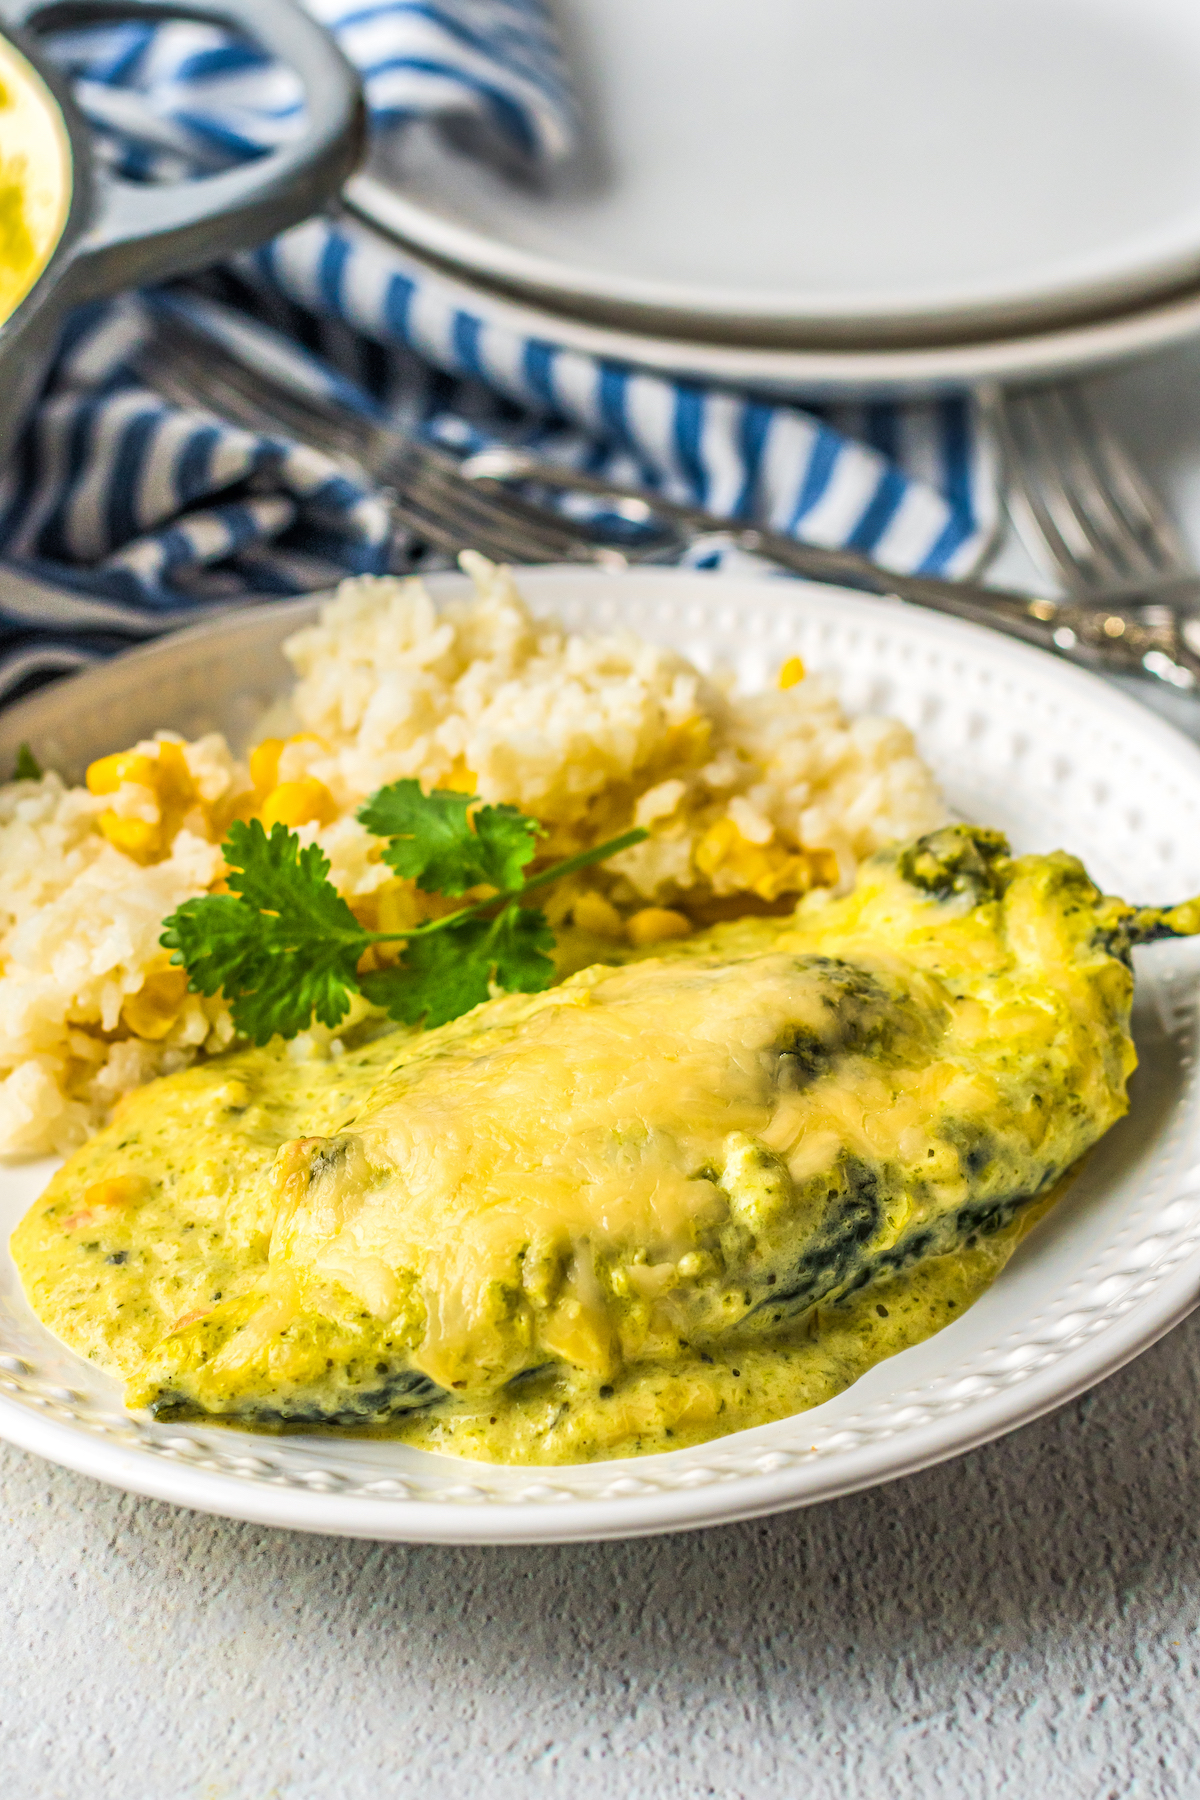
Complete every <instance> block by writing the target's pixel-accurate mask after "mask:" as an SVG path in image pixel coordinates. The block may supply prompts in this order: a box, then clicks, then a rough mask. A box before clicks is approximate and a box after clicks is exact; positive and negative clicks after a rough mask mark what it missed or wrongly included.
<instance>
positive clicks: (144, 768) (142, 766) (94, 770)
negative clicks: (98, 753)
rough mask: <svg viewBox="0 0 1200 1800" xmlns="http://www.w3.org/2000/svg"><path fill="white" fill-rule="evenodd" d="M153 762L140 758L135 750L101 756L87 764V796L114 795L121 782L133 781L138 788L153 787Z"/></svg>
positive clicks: (147, 758) (144, 757)
mask: <svg viewBox="0 0 1200 1800" xmlns="http://www.w3.org/2000/svg"><path fill="white" fill-rule="evenodd" d="M154 774H155V769H154V760H153V758H152V757H149V756H140V755H139V754H138V753H137V752H136V751H135V750H118V751H117V752H116V754H115V755H113V756H102V757H100V758H99V760H98V761H96V762H94V763H89V764H88V772H87V786H88V793H89V794H115V793H116V791H117V789H118V788H119V787H120V786H121V784H122V783H123V782H126V781H134V782H136V783H137V785H138V786H139V787H148V788H152V787H153V786H154Z"/></svg>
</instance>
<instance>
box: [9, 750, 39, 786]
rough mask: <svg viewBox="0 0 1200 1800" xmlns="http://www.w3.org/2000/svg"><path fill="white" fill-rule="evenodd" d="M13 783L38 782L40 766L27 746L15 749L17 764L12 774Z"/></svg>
mask: <svg viewBox="0 0 1200 1800" xmlns="http://www.w3.org/2000/svg"><path fill="white" fill-rule="evenodd" d="M12 778H13V780H14V781H40V780H41V779H42V765H41V763H40V762H39V761H38V759H37V757H36V756H35V755H34V754H33V751H32V750H31V749H30V748H29V745H28V744H21V745H19V746H18V749H17V763H16V767H15V768H14V770H13V772H12Z"/></svg>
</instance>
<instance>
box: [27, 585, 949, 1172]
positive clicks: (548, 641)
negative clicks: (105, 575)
mask: <svg viewBox="0 0 1200 1800" xmlns="http://www.w3.org/2000/svg"><path fill="white" fill-rule="evenodd" d="M467 560H468V562H469V566H470V569H471V573H472V574H473V575H474V577H475V581H476V587H477V593H476V596H475V598H474V599H472V600H469V601H461V602H455V603H453V604H450V605H447V606H444V607H442V608H440V609H438V608H435V607H434V605H433V603H432V601H431V600H430V598H429V596H428V594H427V593H426V592H425V590H424V589H423V588H422V586H421V584H420V583H419V582H417V581H407V582H402V581H399V580H395V579H391V578H385V579H373V578H362V579H358V580H352V581H347V582H344V583H343V584H342V586H341V587H340V588H339V590H338V592H337V594H336V595H335V596H333V597H332V598H331V599H330V600H329V601H328V602H327V603H326V605H325V606H324V607H323V609H322V611H321V614H320V618H319V622H318V623H317V624H315V625H313V626H311V627H309V628H307V629H305V630H303V631H300V632H298V633H297V634H296V635H295V636H294V637H293V638H292V639H291V640H290V641H289V643H288V645H287V646H286V648H287V654H288V656H289V658H290V660H291V663H292V665H293V667H294V668H295V670H296V674H297V682H296V685H295V688H294V691H293V693H292V695H291V696H290V699H289V700H288V701H287V702H286V703H285V705H284V706H283V707H281V708H280V709H277V711H276V715H275V717H274V719H273V720H271V721H268V723H267V724H266V726H265V727H264V730H265V735H264V738H263V740H262V741H261V742H260V743H259V744H257V745H256V746H255V747H254V749H253V750H252V752H251V754H250V756H249V759H248V761H246V762H243V761H240V760H239V759H238V758H237V757H236V756H235V755H234V754H233V753H232V752H231V750H230V748H229V746H228V745H227V744H226V743H225V741H224V740H223V739H222V738H220V737H219V736H217V735H215V734H214V735H210V736H207V737H203V738H200V739H198V740H197V741H195V742H193V743H183V742H182V741H180V740H179V739H178V738H176V737H174V736H172V735H171V734H167V733H163V734H161V735H160V736H158V737H156V738H155V739H153V740H151V741H148V742H146V743H142V744H138V745H136V746H134V747H133V748H132V749H131V750H129V751H126V752H122V753H119V754H116V755H113V756H109V757H105V758H102V759H101V760H100V761H99V762H97V763H94V764H93V765H92V766H91V768H90V769H89V771H88V786H87V787H67V786H66V785H64V783H63V782H62V781H61V780H60V778H59V777H58V776H57V775H55V774H53V773H47V774H45V775H44V776H43V777H42V778H41V779H40V780H36V781H29V780H26V781H14V782H10V783H9V784H7V785H6V786H4V787H0V1154H4V1155H9V1156H12V1155H29V1154H37V1153H42V1152H48V1151H65V1150H67V1149H69V1148H71V1147H72V1146H73V1145H75V1144H76V1143H78V1142H79V1141H80V1140H81V1139H82V1138H83V1137H84V1136H86V1134H87V1133H88V1132H89V1131H90V1130H92V1129H94V1128H95V1127H96V1126H98V1125H99V1124H101V1123H102V1122H103V1121H104V1120H105V1118H106V1117H107V1115H108V1114H109V1112H110V1111H111V1108H112V1106H113V1104H114V1103H115V1102H116V1100H117V1099H119V1097H120V1096H121V1094H123V1093H125V1092H127V1091H128V1090H129V1089H130V1088H132V1087H135V1086H137V1085H138V1084H139V1083H141V1082H143V1081H147V1080H149V1079H150V1078H151V1077H153V1076H155V1075H160V1074H168V1073H171V1072H173V1071H174V1070H177V1069H179V1068H182V1067H184V1066H185V1065H186V1064H187V1063H189V1062H190V1061H191V1060H192V1059H193V1058H195V1057H196V1056H197V1055H198V1054H200V1053H202V1052H213V1051H216V1050H221V1049H224V1048H225V1047H226V1046H227V1045H228V1044H229V1043H230V1042H231V1041H232V1038H233V1029H232V1025H231V1023H230V1019H229V1014H228V1011H227V1009H226V1007H225V1006H224V1004H223V1002H222V1001H221V999H220V998H219V997H217V998H215V999H212V1000H208V999H203V998H201V997H199V996H197V995H194V994H189V993H188V992H187V988H186V982H185V978H184V976H183V974H182V972H181V971H179V970H177V969H174V968H172V967H171V966H170V964H169V960H168V958H167V955H166V953H164V952H163V951H162V949H161V948H160V946H159V942H158V939H159V934H160V932H161V928H162V923H161V922H162V919H163V918H164V917H165V915H166V914H168V913H169V912H171V911H173V910H174V908H175V907H177V906H178V905H179V904H180V903H181V902H182V901H183V900H186V899H188V898H189V897H191V896H193V895H196V894H201V893H203V892H205V891H206V890H208V889H210V888H211V887H212V886H213V885H214V884H216V883H217V882H219V881H220V879H221V877H222V874H223V871H224V865H223V863H222V860H221V853H220V848H219V846H220V843H221V840H222V838H223V836H224V834H225V831H226V830H227V828H228V825H229V822H230V820H231V819H233V818H235V817H243V818H245V817H250V816H258V817H260V818H262V819H263V821H264V823H265V824H266V825H268V827H269V825H270V824H271V823H272V822H273V821H274V820H281V821H282V822H283V823H285V824H286V825H288V826H290V827H293V828H295V829H297V830H298V832H299V835H300V837H301V839H302V840H303V841H304V842H311V841H313V840H314V839H315V840H316V841H317V842H318V843H319V844H320V845H321V847H322V849H323V850H324V852H325V854H326V855H327V856H328V857H329V859H330V863H331V865H332V879H333V880H334V881H335V883H336V885H337V886H338V888H339V889H340V890H341V892H342V893H343V894H344V895H345V896H346V898H347V900H348V901H349V903H350V905H351V906H352V907H353V909H354V910H355V912H356V913H357V914H358V915H359V917H360V918H361V919H362V920H363V922H364V923H365V924H367V925H369V926H372V927H380V928H383V929H387V930H398V929H403V927H404V926H405V925H407V924H412V923H414V922H415V921H416V920H417V919H418V918H420V917H422V916H426V914H427V913H428V912H429V911H430V910H434V909H436V908H437V907H438V905H439V902H438V900H437V899H436V897H430V896H425V895H420V894H418V893H417V892H416V891H415V889H414V888H413V885H412V884H411V883H410V882H405V881H400V880H397V879H396V878H395V877H394V876H393V875H392V872H391V870H390V869H389V868H388V867H387V866H386V865H385V864H384V863H382V862H381V861H380V860H379V841H378V839H375V838H373V837H371V836H370V834H369V833H367V832H366V831H365V830H364V828H363V827H362V826H361V825H360V824H359V823H358V822H357V820H356V819H355V817H354V811H355V808H356V807H357V806H358V805H359V804H360V802H361V801H362V800H363V799H364V798H365V797H366V796H367V795H368V794H370V793H372V792H373V791H374V790H375V789H376V788H378V787H380V786H382V785H383V784H384V783H386V782H391V781H396V780H399V779H401V778H403V777H416V778H417V779H418V780H419V781H420V782H421V783H422V785H423V786H424V787H425V788H427V789H428V788H433V787H443V788H445V787H451V788H457V789H459V790H462V791H467V792H471V793H475V794H479V795H480V796H481V797H482V798H483V799H484V800H485V801H490V802H493V803H495V802H501V801H507V802H510V803H512V804H514V805H517V806H519V807H521V808H522V809H523V810H524V811H526V812H528V813H532V814H533V815H534V816H535V817H537V818H538V819H539V820H540V821H541V822H542V824H543V825H544V827H545V828H546V833H547V835H546V837H545V838H544V839H543V840H542V844H541V848H540V857H541V859H542V860H545V859H551V858H553V859H557V858H558V857H560V856H564V855H569V854H570V853H571V852H572V851H574V850H577V849H581V848H584V847H586V846H588V845H591V844H594V843H599V842H601V841H603V840H604V839H605V838H608V837H611V836H614V835H616V834H617V833H619V832H620V831H622V830H625V829H627V828H628V827H629V826H630V825H631V824H637V825H642V826H645V827H646V828H647V829H648V830H649V832H650V837H649V838H648V839H647V840H646V841H645V842H644V843H642V844H639V845H637V846H635V847H634V848H633V849H632V850H628V851H626V852H624V853H623V854H622V855H620V856H617V857H615V858H614V859H612V861H611V862H609V863H607V864H605V865H604V866H603V867H602V868H599V869H589V870H587V871H586V872H585V873H584V875H583V876H582V877H579V878H577V879H576V880H575V881H574V882H563V883H560V884H559V885H558V887H557V888H556V889H554V890H552V891H551V899H550V901H549V902H548V910H549V911H550V913H551V919H552V923H553V924H554V925H555V927H556V929H557V930H558V931H559V932H560V934H561V942H562V944H563V947H564V955H567V956H570V957H571V958H572V959H573V965H574V966H577V965H578V963H579V962H580V961H581V960H588V959H591V958H593V957H596V956H602V955H603V954H604V945H605V943H613V942H616V941H618V940H626V941H629V940H631V941H633V942H635V943H639V944H645V943H652V942H655V941H657V940H659V939H664V938H668V937H672V936H681V935H684V934H686V933H687V932H688V931H690V930H691V929H692V928H693V926H694V925H695V924H697V923H702V922H707V921H708V920H710V919H712V918H714V917H717V916H728V915H729V914H730V913H731V912H736V911H739V910H744V909H747V908H757V909H759V910H761V909H763V908H764V907H768V906H770V907H782V906H786V905H787V904H789V902H790V901H791V900H792V899H794V897H795V896H797V895H798V894H800V893H803V892H805V891H806V890H807V889H809V888H811V887H813V886H822V885H829V886H832V885H837V884H845V883H847V882H848V881H850V880H851V879H852V878H853V874H854V869H855V866H856V863H857V860H858V859H859V858H860V857H862V856H865V855H869V854H870V853H871V852H872V851H873V850H875V849H877V848H879V846H880V845H882V844H884V843H886V842H888V841H890V840H892V839H895V838H901V837H908V836H911V835H914V834H916V833H919V832H922V831H926V830H929V829H930V828H931V827H932V826H934V825H936V824H938V823H939V822H940V821H941V820H942V819H943V818H944V816H945V813H944V808H943V805H942V802H941V799H940V796H939V794H938V792H937V788H936V786H935V784H934V782H933V778H932V776H931V775H930V773H929V771H928V770H927V769H926V767H925V766H924V764H923V763H922V762H921V760H920V758H919V757H918V756H917V753H916V750H915V748H914V745H913V742H912V739H911V737H910V735H909V733H908V731H907V730H906V729H905V728H904V727H903V726H902V725H900V724H898V723H896V722H895V721H893V720H888V719H879V718H858V719H853V720H850V719H847V718H846V716H845V715H844V713H843V712H842V710H841V707H840V705H839V703H838V700H837V697H836V695H835V693H834V691H833V689H832V688H831V687H830V686H829V685H828V684H827V683H826V682H825V681H824V680H823V679H822V678H821V677H819V676H815V675H809V676H806V675H805V674H804V671H803V669H802V668H801V667H800V665H799V664H798V662H797V661H796V660H795V659H793V660H792V661H791V662H790V663H788V664H785V665H784V668H783V669H782V671H781V672H780V682H779V685H777V686H776V687H775V688H773V689H772V690H770V691H768V692H765V693H761V694H755V695H751V696H739V695H736V694H734V693H733V692H732V691H731V690H730V688H729V685H728V684H725V683H721V682H718V681H713V680H710V679H707V678H705V677H704V676H702V675H701V674H700V673H699V672H698V671H697V670H696V669H695V668H694V667H693V666H692V665H691V664H690V663H689V662H687V660H686V659H685V658H684V657H682V656H679V655H678V654H676V653H675V652H674V651H670V650H666V649H662V648H660V647H658V646H655V645H651V644H647V643H643V642H642V641H641V640H639V639H638V638H636V637H634V636H632V635H630V634H628V633H625V634H617V635H610V636H603V637H601V636H594V637H593V636H583V635H570V636H569V635H567V634H566V633H564V632H563V631H562V630H561V629H560V628H559V627H558V626H556V625H554V624H552V623H549V622H547V621H545V620H535V619H533V618H532V617H531V616H530V614H529V612H528V611H527V610H526V608H525V606H524V605H523V603H522V601H521V600H520V598H519V596H518V594H517V592H516V590H515V588H514V587H513V585H512V582H511V579H510V577H509V576H508V574H507V572H506V571H504V570H496V569H493V568H492V567H491V565H489V564H487V563H485V562H484V561H483V559H482V558H471V559H467ZM323 1036H324V1038H325V1039H327V1038H328V1037H329V1036H330V1034H328V1033H325V1034H322V1033H321V1031H320V1030H319V1029H317V1028H314V1032H313V1033H312V1034H310V1036H309V1037H308V1038H306V1039H305V1040H303V1041H301V1042H300V1043H298V1044H297V1045H296V1046H295V1048H296V1050H297V1053H298V1054H321V1053H322V1048H323V1045H322V1038H323Z"/></svg>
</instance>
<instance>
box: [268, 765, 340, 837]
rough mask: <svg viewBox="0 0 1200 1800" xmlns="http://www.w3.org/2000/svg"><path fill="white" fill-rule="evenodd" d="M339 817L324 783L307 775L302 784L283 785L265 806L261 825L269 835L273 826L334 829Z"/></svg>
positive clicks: (283, 782)
mask: <svg viewBox="0 0 1200 1800" xmlns="http://www.w3.org/2000/svg"><path fill="white" fill-rule="evenodd" d="M337 814H338V809H337V802H336V801H335V799H334V797H333V795H332V794H331V793H330V791H329V789H328V788H327V787H326V786H325V783H324V782H323V781H318V780H316V778H315V777H314V776H312V775H306V776H305V777H304V780H303V781H281V782H280V784H279V786H278V787H277V788H273V789H272V790H271V792H270V793H269V794H268V795H267V797H266V799H265V800H264V801H263V805H262V822H263V826H264V828H265V829H266V830H267V831H270V829H271V827H272V825H287V826H288V827H289V828H290V827H293V826H296V825H309V824H313V823H316V824H318V825H332V823H333V821H334V820H335V819H336V818H337Z"/></svg>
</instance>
